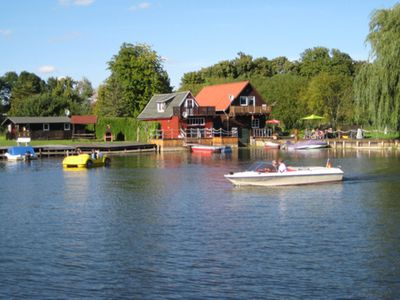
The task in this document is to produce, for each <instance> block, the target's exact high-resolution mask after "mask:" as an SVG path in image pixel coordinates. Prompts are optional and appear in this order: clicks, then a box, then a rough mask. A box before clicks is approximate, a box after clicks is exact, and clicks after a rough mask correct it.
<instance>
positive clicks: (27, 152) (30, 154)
mask: <svg viewBox="0 0 400 300" xmlns="http://www.w3.org/2000/svg"><path fill="white" fill-rule="evenodd" d="M5 156H6V158H7V159H8V160H32V159H36V158H37V155H36V153H35V150H34V149H33V147H32V146H14V147H10V148H8V149H7V152H6V153H5Z"/></svg>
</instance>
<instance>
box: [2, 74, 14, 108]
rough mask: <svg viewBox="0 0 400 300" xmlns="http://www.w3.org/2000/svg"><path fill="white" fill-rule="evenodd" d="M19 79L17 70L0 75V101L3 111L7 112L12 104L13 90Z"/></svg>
mask: <svg viewBox="0 0 400 300" xmlns="http://www.w3.org/2000/svg"><path fill="white" fill-rule="evenodd" d="M17 80H18V75H17V73H15V72H7V73H6V74H4V76H1V77H0V103H1V112H7V111H8V110H9V109H10V104H11V91H12V89H13V87H14V85H15V83H16V82H17Z"/></svg>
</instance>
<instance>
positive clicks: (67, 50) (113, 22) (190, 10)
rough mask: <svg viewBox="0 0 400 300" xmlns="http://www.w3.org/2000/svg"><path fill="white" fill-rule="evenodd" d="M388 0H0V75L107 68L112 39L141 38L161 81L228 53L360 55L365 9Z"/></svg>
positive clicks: (115, 44) (77, 74)
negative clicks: (157, 60)
mask: <svg viewBox="0 0 400 300" xmlns="http://www.w3.org/2000/svg"><path fill="white" fill-rule="evenodd" d="M396 2H397V1H392V0H334V1H328V0H297V1H296V0H275V1H271V0H247V1H243V0H241V1H240V0H196V1H195V0H186V1H184V0H148V1H147V0H143V1H132V0H35V1H32V0H25V1H23V0H2V1H0V75H3V74H4V73H5V72H8V71H16V72H18V73H19V72H21V71H24V70H26V71H29V72H33V73H36V74H37V75H39V76H40V77H41V78H43V79H47V78H48V77H50V76H54V77H61V76H70V77H72V78H73V79H75V80H79V79H82V78H83V77H86V78H88V79H89V80H90V81H91V82H92V83H93V86H94V87H97V86H98V85H99V84H101V83H102V82H103V81H104V80H105V79H106V78H107V77H108V76H109V71H108V70H107V62H108V61H110V60H111V59H112V57H113V56H114V55H116V54H117V53H118V51H119V48H120V47H121V45H122V43H124V42H126V43H132V44H136V43H146V44H148V45H150V46H151V47H152V48H153V50H155V51H156V52H157V53H158V55H160V56H161V57H163V59H164V68H165V70H166V71H167V72H168V74H169V76H170V79H171V83H172V85H174V86H175V87H179V83H180V79H181V77H182V75H183V74H184V73H186V72H189V71H196V70H199V69H200V68H202V67H207V66H210V65H212V64H215V63H217V62H219V61H222V60H230V59H234V58H235V57H236V56H237V53H238V52H244V53H246V54H249V55H252V56H253V57H254V58H256V57H267V58H269V59H272V58H275V57H277V56H286V57H287V58H289V59H290V60H297V59H299V57H300V54H301V53H302V52H303V51H304V50H306V49H308V48H313V47H316V46H323V47H327V48H330V49H331V48H336V49H339V50H340V51H342V52H345V53H348V54H349V55H350V56H351V57H352V58H353V59H367V58H368V54H369V49H368V47H367V46H366V44H365V37H366V35H367V34H368V23H369V20H370V16H371V12H372V11H373V10H374V9H382V8H391V7H393V5H394V4H395V3H396Z"/></svg>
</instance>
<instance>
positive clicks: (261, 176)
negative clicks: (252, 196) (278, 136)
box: [224, 162, 344, 186]
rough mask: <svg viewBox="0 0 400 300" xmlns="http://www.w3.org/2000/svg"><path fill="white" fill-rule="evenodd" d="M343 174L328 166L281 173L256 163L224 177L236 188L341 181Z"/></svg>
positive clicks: (272, 167) (296, 169) (301, 168)
mask: <svg viewBox="0 0 400 300" xmlns="http://www.w3.org/2000/svg"><path fill="white" fill-rule="evenodd" d="M343 174H344V172H343V171H342V170H341V169H340V168H332V167H330V164H328V165H327V166H326V167H288V168H287V171H286V172H282V173H281V172H277V170H276V169H275V167H274V166H272V164H270V163H265V162H258V163H255V164H253V165H252V166H251V167H250V168H249V170H247V171H244V172H236V173H233V172H232V173H229V174H226V175H224V176H225V178H226V179H228V180H229V181H230V182H232V183H233V184H234V185H238V186H246V185H248V186H281V185H302V184H315V183H324V182H335V181H341V180H343Z"/></svg>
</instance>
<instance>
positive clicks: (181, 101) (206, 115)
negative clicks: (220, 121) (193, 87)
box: [138, 91, 215, 139]
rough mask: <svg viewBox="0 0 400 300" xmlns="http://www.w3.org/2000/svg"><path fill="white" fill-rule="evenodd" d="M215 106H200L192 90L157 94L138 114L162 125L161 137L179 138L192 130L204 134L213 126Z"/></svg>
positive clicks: (143, 118)
mask: <svg viewBox="0 0 400 300" xmlns="http://www.w3.org/2000/svg"><path fill="white" fill-rule="evenodd" d="M214 116H215V107H214V106H200V105H199V104H198V102H197V100H196V99H195V97H194V96H193V95H192V93H191V92H190V91H185V92H177V93H170V94H156V95H154V96H153V97H152V98H151V99H150V101H149V103H148V104H147V105H146V107H145V108H144V110H143V111H142V112H141V113H140V115H139V116H138V119H139V120H143V121H156V122H158V123H160V125H161V128H160V129H161V131H160V132H161V134H162V136H161V138H163V139H177V138H181V137H184V136H186V132H188V130H191V131H193V132H198V133H199V134H200V135H204V132H205V130H204V129H212V128H213V118H214Z"/></svg>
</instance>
